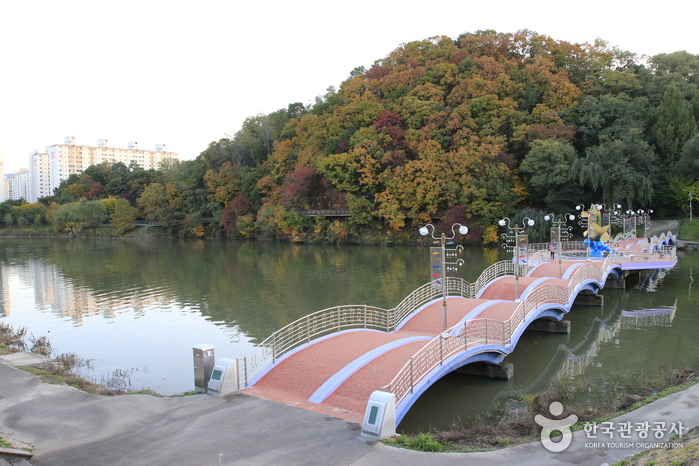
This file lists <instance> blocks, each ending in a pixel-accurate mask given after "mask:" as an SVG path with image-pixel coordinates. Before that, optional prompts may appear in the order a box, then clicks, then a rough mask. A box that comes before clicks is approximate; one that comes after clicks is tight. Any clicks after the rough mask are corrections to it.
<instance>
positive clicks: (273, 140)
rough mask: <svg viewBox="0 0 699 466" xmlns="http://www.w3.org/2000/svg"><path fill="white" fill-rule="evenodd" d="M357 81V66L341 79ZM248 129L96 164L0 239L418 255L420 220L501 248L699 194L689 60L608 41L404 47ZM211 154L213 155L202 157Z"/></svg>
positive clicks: (676, 211) (10, 216) (251, 121)
mask: <svg viewBox="0 0 699 466" xmlns="http://www.w3.org/2000/svg"><path fill="white" fill-rule="evenodd" d="M348 68H349V67H348ZM280 107H281V108H280V110H278V111H276V112H273V113H271V114H268V115H256V116H251V117H249V118H248V119H247V120H245V122H244V123H243V125H242V127H241V128H240V129H238V130H237V131H234V133H233V134H231V135H230V136H227V137H226V138H223V139H221V140H219V141H216V142H213V143H211V144H209V145H208V147H202V152H201V153H200V154H199V156H197V158H196V159H195V160H191V161H182V162H178V161H176V162H171V163H168V164H166V165H164V166H162V167H160V168H159V169H158V170H144V169H142V168H140V167H138V166H137V165H132V166H128V167H127V166H125V165H124V164H122V163H115V164H109V163H104V164H100V165H94V166H91V167H88V168H87V169H85V170H84V171H83V172H82V173H80V174H72V175H70V176H69V177H68V178H67V179H66V180H63V181H62V182H61V183H60V185H59V186H58V187H57V188H56V190H55V192H54V193H52V195H51V196H47V197H45V198H42V199H39V201H38V202H37V203H35V204H27V203H25V202H22V201H7V202H6V203H3V204H1V205H0V226H20V227H25V226H29V225H51V226H52V227H53V228H54V229H55V231H57V232H62V233H63V234H81V232H83V231H90V230H92V231H93V233H96V232H97V230H98V228H99V225H100V224H102V223H103V222H105V221H109V222H111V224H112V226H113V228H114V229H115V231H116V232H117V234H119V235H122V234H125V233H126V232H127V231H129V230H131V229H133V228H134V224H135V222H136V221H138V220H145V221H147V222H148V223H150V224H152V225H157V226H158V228H161V229H163V230H165V231H166V232H167V234H168V235H172V236H188V237H212V236H227V237H232V238H247V239H260V240H278V241H294V242H307V243H357V244H377V243H378V244H389V243H410V242H413V241H415V239H416V238H417V237H418V236H417V235H418V234H417V231H418V228H419V227H420V226H422V225H424V224H425V223H426V222H429V221H434V222H439V221H441V222H444V223H445V224H448V225H451V224H453V223H455V222H459V223H461V224H463V225H466V226H468V227H469V229H470V231H469V234H468V235H467V236H466V238H464V241H466V242H474V243H479V244H480V243H488V242H495V241H497V240H498V232H497V227H496V226H495V225H496V224H497V221H498V220H499V219H501V218H503V217H510V218H512V219H513V220H514V221H515V222H518V221H519V220H520V219H521V218H523V217H525V216H528V217H530V218H532V219H534V220H535V221H536V226H535V227H534V229H533V230H532V231H531V232H530V238H531V239H532V241H539V239H537V238H536V236H537V235H545V234H546V228H545V223H544V222H542V221H541V220H542V218H543V215H544V214H545V213H548V212H561V213H562V212H570V211H574V210H575V209H574V207H575V206H576V205H577V204H579V203H580V202H583V203H585V204H586V205H588V204H589V203H590V202H595V203H604V204H606V205H607V206H612V205H614V204H615V203H621V204H622V206H623V209H624V210H626V209H634V210H636V209H639V208H643V209H646V210H647V209H649V208H652V209H653V210H654V211H655V213H654V216H656V217H660V218H669V217H679V216H685V215H686V214H687V213H688V210H687V209H688V203H687V200H688V194H689V193H690V192H695V193H696V192H699V189H698V188H699V162H698V161H699V131H698V126H697V121H699V57H697V56H695V55H692V54H690V53H687V52H686V51H676V52H672V53H661V54H658V55H655V56H652V57H645V56H638V55H636V54H634V53H632V52H631V51H625V50H620V49H619V48H617V47H615V46H613V45H612V44H609V43H607V42H605V41H603V40H597V41H595V43H594V44H572V43H568V42H565V41H559V40H555V39H554V38H551V37H547V36H544V35H540V34H537V33H535V32H533V31H528V30H522V31H518V32H515V33H501V32H496V31H492V30H486V31H477V32H474V33H470V32H467V33H464V34H461V35H460V36H459V37H457V38H449V37H446V36H438V37H432V38H428V39H425V40H418V41H411V42H406V43H403V44H402V45H400V46H398V47H397V48H396V49H395V50H394V51H392V52H391V53H389V54H388V55H387V56H386V57H384V58H379V59H377V60H376V61H375V63H374V64H373V65H372V66H371V67H370V68H369V69H365V68H364V67H357V68H355V69H353V70H352V71H351V72H350V73H349V76H348V77H347V79H346V80H345V81H344V82H342V84H341V85H340V86H339V89H334V88H329V89H327V91H326V92H325V93H324V94H323V95H321V96H319V97H318V98H317V99H316V101H315V103H313V104H310V105H304V104H301V103H290V104H288V105H287V104H282V105H280ZM207 142H208V141H207Z"/></svg>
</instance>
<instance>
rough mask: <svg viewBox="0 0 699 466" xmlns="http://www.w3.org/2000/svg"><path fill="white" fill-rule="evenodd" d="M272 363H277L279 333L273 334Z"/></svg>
mask: <svg viewBox="0 0 699 466" xmlns="http://www.w3.org/2000/svg"><path fill="white" fill-rule="evenodd" d="M272 362H273V363H274V362H277V332H274V333H273V334H272Z"/></svg>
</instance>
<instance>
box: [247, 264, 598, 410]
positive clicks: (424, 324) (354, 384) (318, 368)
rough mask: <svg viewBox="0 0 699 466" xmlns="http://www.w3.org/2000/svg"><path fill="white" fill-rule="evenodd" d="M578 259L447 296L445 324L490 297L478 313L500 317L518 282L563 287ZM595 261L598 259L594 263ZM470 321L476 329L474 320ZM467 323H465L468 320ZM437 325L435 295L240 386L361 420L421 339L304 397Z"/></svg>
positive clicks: (499, 334) (435, 330) (506, 314)
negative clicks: (318, 397) (471, 293)
mask: <svg viewBox="0 0 699 466" xmlns="http://www.w3.org/2000/svg"><path fill="white" fill-rule="evenodd" d="M580 262H581V261H572V260H563V261H561V262H560V264H559V261H558V260H553V261H552V262H550V263H548V264H543V265H541V266H539V267H537V268H536V269H535V270H534V271H533V274H532V276H529V277H519V278H518V279H517V280H518V282H519V283H518V285H516V281H515V277H513V276H505V277H500V278H498V279H496V280H494V281H493V282H491V283H490V284H489V285H488V286H487V288H486V289H485V290H484V292H483V293H482V295H481V298H480V299H466V298H458V297H450V298H447V327H452V326H454V325H456V324H457V322H459V321H460V320H461V319H463V318H464V317H465V316H466V315H467V314H468V313H469V312H470V311H472V310H473V309H474V308H476V307H477V306H479V305H481V304H483V303H486V302H489V301H492V300H504V301H505V302H501V303H495V304H493V305H491V306H489V307H487V308H486V309H485V310H483V311H482V312H481V313H480V314H479V316H478V317H479V318H484V319H485V318H487V319H492V320H494V321H501V322H503V321H506V320H508V319H509V318H510V317H511V316H512V315H513V313H514V312H515V311H516V309H517V308H518V307H519V306H520V303H518V302H514V300H515V298H516V296H515V289H516V287H518V289H519V295H520V296H521V294H522V292H524V290H526V288H527V286H528V285H530V284H531V283H533V282H534V281H536V280H539V279H540V278H542V277H552V278H551V279H550V280H546V281H545V282H546V283H557V284H559V285H560V286H563V287H565V286H566V285H567V282H568V280H561V279H559V277H560V274H561V271H562V272H563V274H565V272H566V270H567V269H568V268H570V267H572V266H574V265H576V264H580ZM597 262H600V263H599V264H597ZM592 263H594V264H595V265H597V267H601V266H602V263H601V261H592ZM494 324H495V323H494ZM472 325H473V328H474V330H476V328H477V327H478V324H476V323H474V324H472ZM500 327H502V326H500ZM500 327H498V326H497V324H495V325H492V326H489V327H488V340H489V341H491V342H494V341H500V342H502V341H503V340H504V339H505V335H504V333H505V332H504V330H503V328H500ZM470 328H471V326H469V329H470ZM443 330H444V310H443V305H442V301H441V300H440V301H437V302H434V303H432V304H430V305H429V306H426V307H425V308H424V309H423V310H422V311H420V312H419V313H418V314H417V315H415V316H413V317H412V318H411V319H410V320H408V321H407V322H406V323H405V325H403V327H401V329H400V330H399V331H396V332H393V333H383V332H376V331H368V330H361V331H353V332H345V333H339V334H336V335H333V336H331V337H329V338H326V339H324V340H322V341H319V342H318V343H315V344H313V345H310V346H308V347H306V348H304V349H303V350H301V351H298V352H297V353H294V354H292V355H291V356H289V357H287V358H286V359H283V360H282V361H280V362H278V363H277V365H276V367H274V368H273V370H271V371H270V372H269V373H267V374H266V375H265V376H263V377H262V378H261V379H260V380H259V382H257V383H256V384H255V385H254V386H252V387H249V388H246V389H244V390H243V392H244V393H248V394H250V395H254V396H259V397H262V398H266V399H269V400H273V401H278V402H281V403H285V404H289V405H292V406H297V407H299V408H303V409H307V410H311V411H315V412H319V413H323V414H326V415H331V416H335V417H339V418H341V419H345V420H348V421H353V422H358V423H361V422H362V420H363V416H364V410H365V408H366V402H367V400H368V399H369V396H370V395H371V393H372V392H373V391H375V390H379V389H381V387H383V386H385V385H387V384H389V383H390V382H391V380H393V377H395V375H396V374H397V373H398V371H399V370H400V369H401V368H402V367H403V366H404V365H405V364H406V362H407V361H408V360H409V359H410V357H411V356H413V355H414V354H415V353H416V352H418V351H419V350H420V349H421V348H422V347H424V346H425V344H426V341H418V342H413V343H409V344H406V345H403V346H400V347H398V348H394V349H392V350H390V351H387V352H386V353H384V354H383V355H381V356H379V357H377V358H376V359H374V360H373V361H370V362H369V363H367V364H366V365H365V366H363V367H362V368H360V369H359V370H357V371H356V372H355V373H354V374H352V375H351V376H349V377H348V378H347V379H346V380H345V381H344V382H343V383H342V385H340V387H338V389H337V390H335V392H333V393H332V394H330V396H328V398H327V399H326V400H325V401H324V402H322V403H318V404H317V403H312V402H309V401H308V398H309V397H310V396H311V395H312V394H313V393H314V392H315V391H316V390H317V389H318V388H319V387H320V386H321V385H322V384H323V383H325V382H326V381H327V380H328V379H329V378H330V377H332V376H333V375H335V374H336V373H337V372H338V371H340V370H341V369H342V368H344V367H345V366H346V365H347V364H349V363H351V362H352V361H354V360H356V359H357V358H359V357H361V356H362V355H364V354H366V353H368V352H369V351H371V350H373V349H375V348H378V347H380V346H382V345H384V344H386V343H389V342H391V341H395V340H399V339H401V338H406V337H408V336H415V335H422V336H430V337H436V336H437V335H439V333H440V332H442V331H443ZM469 332H470V330H469ZM481 333H482V332H481Z"/></svg>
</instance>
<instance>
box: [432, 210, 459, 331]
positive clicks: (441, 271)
mask: <svg viewBox="0 0 699 466" xmlns="http://www.w3.org/2000/svg"><path fill="white" fill-rule="evenodd" d="M457 225H458V226H459V233H460V234H461V235H465V234H466V233H468V228H467V227H465V226H463V225H462V224H460V223H455V224H453V225H452V226H451V232H452V235H451V236H450V237H448V238H447V236H446V235H445V234H444V233H442V234H441V235H440V236H439V237H437V236H435V235H434V233H435V227H434V225H432V224H431V223H428V224H427V225H425V226H424V227H422V228H420V234H421V235H422V236H427V234H430V236H432V239H434V240H436V241H434V243H435V244H437V243H439V247H430V275H431V280H432V284H433V286H434V285H440V287H441V289H442V309H443V314H444V330H446V329H447V271H449V272H453V271H456V270H458V268H459V267H461V266H462V265H463V264H464V260H463V259H458V258H457V256H458V255H459V254H461V253H462V252H463V249H464V247H463V246H461V245H458V246H457V247H455V248H447V247H446V245H447V244H453V243H447V240H450V239H454V237H455V236H456V231H455V228H456V226H457ZM447 259H452V261H447Z"/></svg>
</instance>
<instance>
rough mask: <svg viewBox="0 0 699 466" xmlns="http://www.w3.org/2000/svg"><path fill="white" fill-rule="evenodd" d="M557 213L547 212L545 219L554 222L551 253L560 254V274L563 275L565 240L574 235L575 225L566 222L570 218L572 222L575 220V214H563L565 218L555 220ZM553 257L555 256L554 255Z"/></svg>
mask: <svg viewBox="0 0 699 466" xmlns="http://www.w3.org/2000/svg"><path fill="white" fill-rule="evenodd" d="M555 217H556V214H553V213H551V214H547V215H545V216H544V220H546V221H547V222H548V221H551V222H553V225H551V253H552V255H553V254H558V274H559V275H561V276H562V275H563V270H562V268H563V266H562V262H561V254H562V253H563V240H564V239H569V238H570V237H571V236H573V235H572V233H571V231H572V230H573V227H571V226H567V225H566V222H567V221H568V220H570V221H571V222H572V221H573V220H575V215H573V214H569V213H566V214H564V215H563V219H560V218H559V219H558V220H555ZM552 258H553V257H552Z"/></svg>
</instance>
